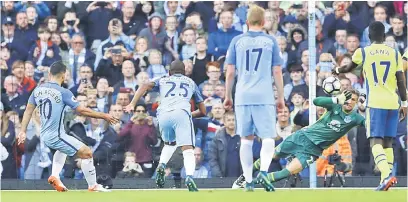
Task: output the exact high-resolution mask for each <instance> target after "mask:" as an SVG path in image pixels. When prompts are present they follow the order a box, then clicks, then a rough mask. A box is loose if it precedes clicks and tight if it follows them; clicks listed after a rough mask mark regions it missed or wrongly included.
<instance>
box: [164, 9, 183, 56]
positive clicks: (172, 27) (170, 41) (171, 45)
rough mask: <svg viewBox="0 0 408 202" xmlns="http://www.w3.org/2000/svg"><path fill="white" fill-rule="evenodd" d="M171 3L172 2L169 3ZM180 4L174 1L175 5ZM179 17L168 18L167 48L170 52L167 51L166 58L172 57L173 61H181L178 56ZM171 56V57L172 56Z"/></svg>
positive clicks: (171, 16)
mask: <svg viewBox="0 0 408 202" xmlns="http://www.w3.org/2000/svg"><path fill="white" fill-rule="evenodd" d="M168 2H169V3H171V1H168ZM174 2H175V3H178V2H177V1H173V4H174ZM177 26H178V22H177V16H173V15H170V16H167V18H166V34H167V40H166V48H167V50H168V51H166V53H165V54H166V56H165V57H166V58H169V57H172V59H179V58H180V55H179V54H178V45H179V44H178V41H179V35H180V34H179V32H178V31H177ZM170 54H171V55H170Z"/></svg>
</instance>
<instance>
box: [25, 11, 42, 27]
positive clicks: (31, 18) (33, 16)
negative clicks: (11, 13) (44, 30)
mask: <svg viewBox="0 0 408 202" xmlns="http://www.w3.org/2000/svg"><path fill="white" fill-rule="evenodd" d="M26 14H27V19H28V25H29V26H32V27H34V28H36V29H37V28H38V26H39V25H40V23H39V21H38V14H37V10H36V9H35V8H34V7H33V6H28V7H27V8H26Z"/></svg>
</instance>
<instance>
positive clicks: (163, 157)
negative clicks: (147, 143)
mask: <svg viewBox="0 0 408 202" xmlns="http://www.w3.org/2000/svg"><path fill="white" fill-rule="evenodd" d="M176 149H177V146H176V142H170V143H169V142H165V143H164V147H163V149H162V152H161V154H160V160H159V165H158V166H157V168H156V177H155V182H156V185H157V187H159V188H163V187H164V184H165V183H166V172H165V170H166V166H167V163H168V162H169V160H170V158H171V157H172V156H173V153H174V152H175V151H176Z"/></svg>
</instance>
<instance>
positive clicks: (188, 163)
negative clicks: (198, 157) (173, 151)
mask: <svg viewBox="0 0 408 202" xmlns="http://www.w3.org/2000/svg"><path fill="white" fill-rule="evenodd" d="M183 158H184V167H185V169H186V176H193V175H194V170H195V157H194V149H192V147H191V148H188V149H183Z"/></svg>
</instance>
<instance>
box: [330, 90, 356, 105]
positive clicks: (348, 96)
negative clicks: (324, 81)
mask: <svg viewBox="0 0 408 202" xmlns="http://www.w3.org/2000/svg"><path fill="white" fill-rule="evenodd" d="M351 95H352V94H351V92H350V91H347V90H345V91H344V92H343V93H342V94H340V95H338V96H337V97H335V98H334V99H333V101H335V103H336V104H341V105H344V103H345V102H346V101H348V100H350V99H351Z"/></svg>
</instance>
